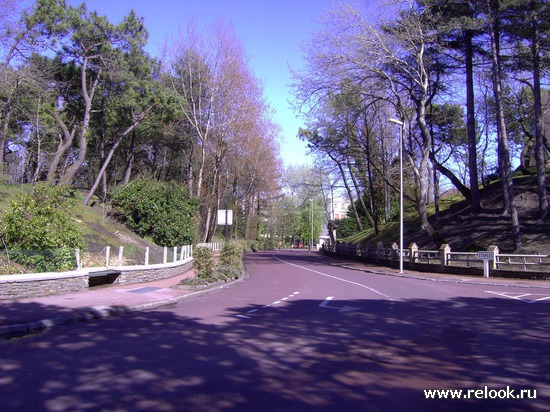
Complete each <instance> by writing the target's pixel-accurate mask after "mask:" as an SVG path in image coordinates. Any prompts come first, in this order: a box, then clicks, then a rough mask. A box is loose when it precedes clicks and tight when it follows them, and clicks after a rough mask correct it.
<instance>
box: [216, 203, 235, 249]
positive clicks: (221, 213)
mask: <svg viewBox="0 0 550 412" xmlns="http://www.w3.org/2000/svg"><path fill="white" fill-rule="evenodd" d="M232 224H233V211H232V210H230V209H221V210H218V225H224V226H225V241H226V242H227V226H230V225H232Z"/></svg>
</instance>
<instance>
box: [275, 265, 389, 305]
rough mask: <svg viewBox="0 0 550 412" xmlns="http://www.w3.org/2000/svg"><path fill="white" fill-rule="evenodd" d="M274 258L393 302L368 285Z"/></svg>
mask: <svg viewBox="0 0 550 412" xmlns="http://www.w3.org/2000/svg"><path fill="white" fill-rule="evenodd" d="M273 257H274V258H275V259H277V260H278V261H279V262H282V263H286V264H287V265H290V266H294V267H297V268H300V269H304V270H307V271H309V272H313V273H316V274H318V275H321V276H325V277H328V278H332V279H336V280H339V281H340V282H345V283H350V284H352V285H355V286H359V287H361V288H365V289H368V290H370V291H372V292H374V293H376V294H378V295H380V296H384V297H385V298H387V299H389V300H393V299H392V298H390V297H389V296H388V295H386V294H385V293H382V292H380V291H378V290H376V289H373V288H371V287H368V286H366V285H363V284H362V283H357V282H352V281H351V280H347V279H342V278H339V277H338V276H333V275H329V274H328V273H323V272H319V271H318V270H313V269H310V268H306V267H305V266H300V265H297V264H295V263H290V262H287V261H285V260H283V259H280V258H278V257H277V256H275V255H273Z"/></svg>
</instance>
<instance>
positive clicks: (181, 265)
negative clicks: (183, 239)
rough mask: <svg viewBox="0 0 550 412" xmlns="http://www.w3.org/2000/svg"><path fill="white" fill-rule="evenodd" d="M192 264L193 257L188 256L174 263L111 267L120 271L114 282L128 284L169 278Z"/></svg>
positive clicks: (186, 269)
mask: <svg viewBox="0 0 550 412" xmlns="http://www.w3.org/2000/svg"><path fill="white" fill-rule="evenodd" d="M192 266H193V258H188V259H185V260H183V261H180V262H175V263H165V264H159V265H150V266H122V267H117V268H112V269H115V270H120V271H121V272H122V273H121V275H120V276H119V277H118V279H117V280H116V281H115V283H120V284H129V283H143V282H151V281H153V280H159V279H166V278H171V277H174V276H178V275H181V274H182V273H184V272H187V271H188V270H189V269H191V267H192Z"/></svg>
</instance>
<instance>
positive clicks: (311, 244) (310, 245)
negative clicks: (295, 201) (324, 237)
mask: <svg viewBox="0 0 550 412" xmlns="http://www.w3.org/2000/svg"><path fill="white" fill-rule="evenodd" d="M309 201H310V202H311V242H309V254H311V248H312V246H313V199H309Z"/></svg>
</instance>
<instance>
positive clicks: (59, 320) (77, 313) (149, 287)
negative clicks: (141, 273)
mask: <svg viewBox="0 0 550 412" xmlns="http://www.w3.org/2000/svg"><path fill="white" fill-rule="evenodd" d="M270 253H272V252H270ZM325 263H328V264H332V265H336V266H341V267H346V268H349V269H353V270H360V271H363V272H365V273H372V274H377V275H387V276H402V277H407V278H415V279H422V280H427V281H439V282H455V283H457V282H458V283H475V284H485V285H493V286H514V287H518V288H539V289H543V290H544V293H545V294H546V293H548V294H549V295H550V282H548V281H535V280H532V281H531V280H519V279H503V278H488V279H487V278H483V277H461V276H456V275H442V274H434V273H424V272H414V271H410V270H407V271H405V273H404V274H400V273H398V271H397V270H395V269H391V268H387V267H382V266H374V265H370V264H364V263H361V262H355V261H350V260H345V259H338V258H331V259H327V260H325ZM192 276H194V271H193V269H190V270H188V271H186V272H185V273H182V274H181V275H178V276H175V277H172V278H168V279H162V280H158V281H153V282H147V283H134V284H130V285H117V284H114V285H105V286H97V287H94V288H91V289H88V290H85V291H81V292H76V293H69V294H61V295H52V296H42V297H33V298H25V299H17V300H2V301H0V340H1V339H11V338H15V337H21V336H26V335H30V334H34V333H39V332H41V331H43V330H45V329H48V328H51V327H54V326H59V325H64V324H69V323H75V322H81V321H85V320H91V319H99V318H103V317H107V316H115V315H121V314H124V313H129V312H136V311H142V310H150V309H155V308H159V307H162V306H167V305H172V304H175V303H178V302H180V301H182V300H184V299H186V298H189V297H192V296H198V295H202V294H205V293H212V292H215V291H217V290H220V289H223V288H225V287H227V286H229V285H230V283H229V284H222V285H217V286H212V287H210V288H207V289H203V290H199V291H195V290H189V289H180V288H174V286H176V285H178V284H179V283H180V282H181V280H182V279H185V278H189V277H192ZM244 278H246V276H245V277H244ZM241 280H242V279H241ZM239 281H240V280H238V281H235V282H239ZM233 283H234V282H233Z"/></svg>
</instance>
